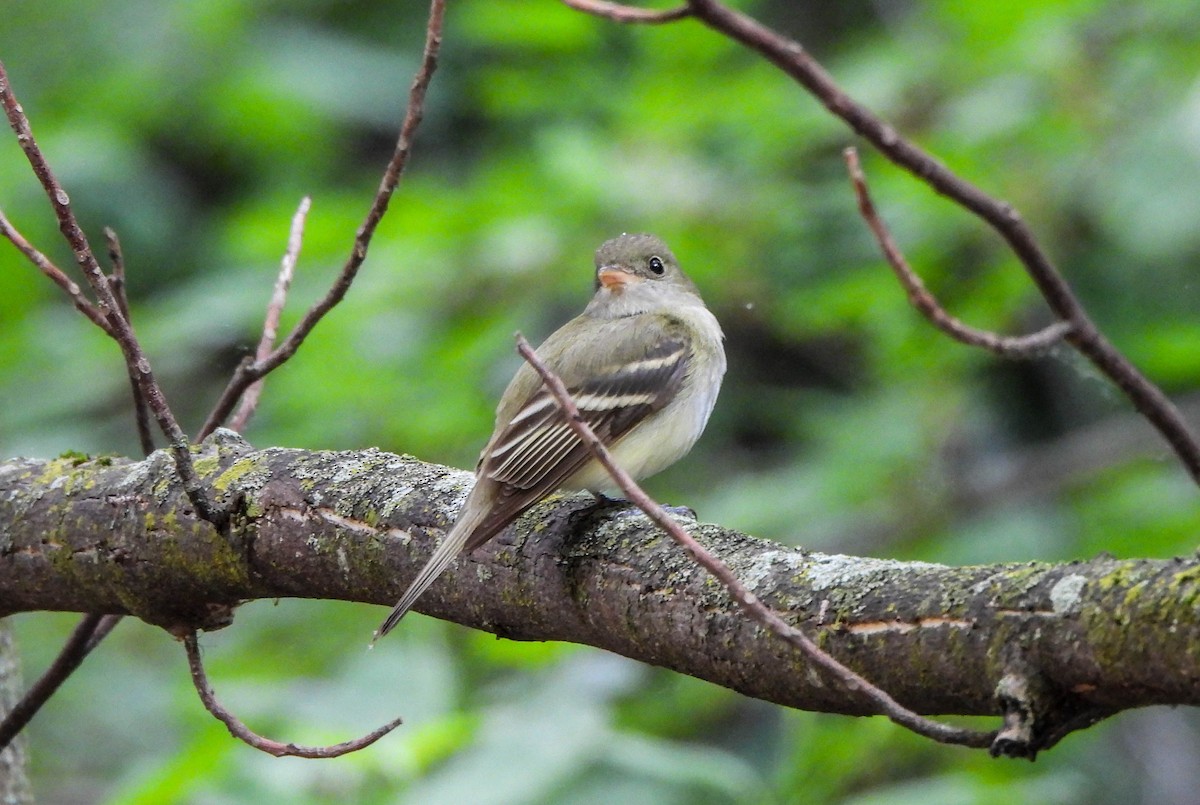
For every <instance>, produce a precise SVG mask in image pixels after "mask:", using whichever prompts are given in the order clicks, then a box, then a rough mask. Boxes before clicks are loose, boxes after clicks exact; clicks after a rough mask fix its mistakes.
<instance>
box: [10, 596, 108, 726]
mask: <svg viewBox="0 0 1200 805" xmlns="http://www.w3.org/2000/svg"><path fill="white" fill-rule="evenodd" d="M120 620H121V617H120V616H119V615H95V614H93V615H85V616H84V617H83V619H82V620H80V621H79V623H78V624H77V625H76V626H75V629H74V631H72V632H71V636H70V637H69V638H67V642H66V644H65V645H64V646H63V647H62V650H61V651H59V653H58V656H57V657H55V658H54V662H52V663H51V664H50V667H49V668H47V669H46V672H45V673H43V674H42V675H41V677H39V678H38V681H37V682H34V683H33V685H31V686H30V687H29V689H28V690H27V691H25V695H24V696H22V697H21V700H20V701H19V702H17V703H16V705H15V706H14V707H13V708H12V709H11V710H9V711H8V715H7V716H5V718H4V721H3V722H0V750H3V749H4V748H5V747H6V746H8V745H9V744H10V743H12V740H13V738H15V737H17V735H18V734H19V733H20V732H21V730H23V729H25V726H26V725H27V724H28V723H29V722H30V721H31V720H32V719H33V717H34V716H35V715H37V712H38V711H39V710H41V709H42V705H44V704H45V703H46V702H47V701H48V700H49V699H50V697H51V696H53V695H54V693H55V691H57V690H58V688H59V686H60V685H62V683H63V682H65V681H66V680H67V677H69V676H70V675H71V674H72V673H73V672H74V671H75V669H76V668H78V667H79V664H80V663H82V662H83V660H84V658H85V657H87V655H88V653H90V652H91V650H92V649H94V648H95V647H96V646H98V645H99V644H100V641H101V640H103V639H104V638H105V637H106V636H107V635H108V633H109V632H110V631H112V628H113V627H114V626H116V625H117V623H118V622H119V621H120Z"/></svg>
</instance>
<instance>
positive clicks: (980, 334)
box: [843, 147, 1071, 358]
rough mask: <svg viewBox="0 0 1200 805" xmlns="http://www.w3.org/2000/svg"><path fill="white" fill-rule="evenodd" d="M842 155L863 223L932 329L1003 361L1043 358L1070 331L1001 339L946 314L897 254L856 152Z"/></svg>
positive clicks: (1061, 327) (1061, 328)
mask: <svg viewBox="0 0 1200 805" xmlns="http://www.w3.org/2000/svg"><path fill="white" fill-rule="evenodd" d="M843 155H844V156H845V159H846V167H847V168H848V169H849V171H850V179H851V181H852V182H853V184H854V193H855V195H856V196H857V197H858V210H859V212H860V213H861V214H862V217H863V220H865V221H866V222H867V226H869V227H870V228H871V231H872V232H873V233H874V234H875V240H876V241H878V242H879V248H880V249H881V250H882V251H883V256H884V257H885V258H886V259H887V262H888V265H890V266H891V267H892V271H893V272H894V273H895V274H896V278H897V279H898V280H900V284H901V285H902V286H903V287H904V290H905V291H906V292H907V293H908V301H909V302H911V303H912V306H913V307H915V308H916V309H917V310H918V311H919V312H920V313H921V315H923V316H924V317H925V318H926V319H928V320H929V321H930V323H931V324H933V326H934V327H937V328H938V329H939V330H941V331H942V332H944V333H945V334H946V335H948V336H950V337H951V338H953V339H954V340H956V341H960V342H962V343H964V344H967V345H969V346H974V347H982V348H983V349H986V350H989V351H990V352H994V353H996V354H997V355H1002V356H1004V357H1006V358H1032V357H1036V356H1038V355H1043V354H1045V352H1046V350H1048V349H1050V348H1051V347H1052V346H1054V345H1055V344H1058V343H1060V342H1061V341H1062V340H1063V337H1064V336H1066V335H1067V333H1069V332H1070V331H1071V324H1070V322H1065V321H1060V322H1056V323H1054V324H1051V325H1050V326H1049V327H1045V328H1043V329H1042V330H1039V331H1038V332H1036V333H1031V334H1029V335H1020V336H1002V335H1000V334H999V333H993V332H991V331H989V330H979V329H976V328H974V327H971V326H969V325H966V324H963V323H962V322H961V321H959V320H958V319H956V318H955V317H954V316H951V315H950V314H949V313H947V312H946V310H945V308H943V307H942V305H941V303H939V302H938V300H937V299H936V298H935V297H934V295H933V294H932V293H930V292H929V290H928V289H927V288H926V287H925V283H924V282H922V281H921V278H920V277H919V276H917V273H916V272H915V271H913V269H912V266H910V265H909V264H908V261H907V260H906V259H905V258H904V253H903V252H901V251H900V247H899V246H897V245H896V241H895V239H893V238H892V235H891V233H890V232H889V231H888V229H887V226H886V225H885V224H884V223H883V220H882V219H881V218H880V217H879V214H878V212H876V210H875V205H874V203H872V201H871V194H870V191H869V190H868V189H867V179H866V176H864V175H863V171H862V165H861V164H859V161H858V151H857V150H856V149H854V148H853V147H851V148H847V149H846V150H845V151H844V152H843Z"/></svg>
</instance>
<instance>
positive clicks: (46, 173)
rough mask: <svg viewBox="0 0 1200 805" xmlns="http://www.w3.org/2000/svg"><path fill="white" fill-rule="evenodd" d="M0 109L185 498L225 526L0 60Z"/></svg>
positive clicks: (210, 519) (212, 521)
mask: <svg viewBox="0 0 1200 805" xmlns="http://www.w3.org/2000/svg"><path fill="white" fill-rule="evenodd" d="M0 106H3V107H4V113H5V115H6V116H7V117H8V122H9V125H10V126H11V127H12V130H13V131H14V132H16V135H17V143H18V144H19V145H20V146H21V150H22V151H24V153H25V158H26V159H27V160H28V161H29V165H30V167H31V168H32V169H33V173H34V175H35V176H37V178H38V181H39V182H40V183H41V185H42V189H43V190H45V192H46V196H47V198H49V200H50V206H51V207H52V208H53V209H54V215H55V218H57V219H58V228H59V231H60V232H61V233H62V235H63V238H64V239H65V240H66V241H67V244H68V245H69V246H70V247H71V251H72V252H73V253H74V255H75V260H76V262H77V263H78V264H79V267H80V268H81V269H82V270H83V274H84V276H85V277H86V278H87V280H88V283H89V284H90V285H91V286H92V291H93V292H94V293H95V294H96V299H97V300H99V311H100V313H101V315H102V316H103V318H104V319H105V321H106V322H107V323H108V326H107V327H105V328H104V330H105V332H107V333H108V334H109V335H111V336H112V337H113V339H114V340H116V342H117V344H118V345H120V347H121V354H122V355H123V356H124V358H125V366H126V369H127V371H128V372H129V376H130V377H133V378H136V380H137V384H138V388H139V389H140V390H141V393H142V396H143V398H144V399H145V400H146V403H147V405H149V407H150V410H151V412H152V413H153V414H154V418H155V420H156V421H157V422H158V425H159V427H160V428H161V429H162V432H163V434H164V435H165V436H166V437H167V441H168V442H169V444H170V447H171V453H172V455H173V456H174V458H175V467H176V470H177V471H178V472H179V477H180V480H181V481H182V483H183V489H184V491H185V492H186V493H187V496H188V499H189V500H190V501H191V502H192V505H193V506H195V507H196V511H197V512H198V513H199V514H200V516H201V517H203V518H204V519H205V520H207V521H208V522H210V523H212V524H213V525H214V526H216V527H217V528H223V527H224V526H225V523H226V520H227V517H228V514H227V513H226V512H225V511H224V510H222V509H219V508H218V507H217V506H215V505H214V504H213V503H211V502H210V501H209V499H208V496H207V495H206V493H205V490H204V487H203V485H202V484H201V483H200V478H199V476H198V475H197V474H196V468H195V466H193V464H192V457H191V454H190V452H189V450H188V447H189V445H188V440H187V436H186V435H184V432H183V430H182V429H181V428H180V427H179V423H178V422H176V421H175V415H174V414H173V413H172V412H171V408H170V406H168V405H167V400H166V397H165V396H164V395H163V392H162V389H161V388H160V387H159V385H158V381H156V380H155V378H154V372H153V370H152V369H151V367H150V361H149V359H148V358H147V357H146V354H145V353H144V352H143V351H142V347H141V345H140V344H139V343H138V340H137V336H136V335H134V332H133V328H132V327H131V326H130V325H129V322H128V321H127V320H126V319H125V318H124V317H123V316H122V315H121V310H120V305H119V304H118V302H117V299H116V297H115V296H114V295H113V290H112V286H111V285H110V284H109V281H108V277H107V276H106V275H105V273H104V271H103V270H102V269H101V268H100V263H99V261H97V259H96V254H95V252H93V251H92V247H91V245H90V244H89V243H88V239H87V235H85V234H84V232H83V229H82V228H81V227H80V226H79V221H78V220H77V219H76V218H75V212H74V210H73V209H72V208H71V199H70V197H69V196H68V195H67V191H66V190H64V189H63V187H62V185H61V184H59V182H58V179H57V178H55V176H54V172H53V171H52V170H51V169H50V165H49V163H48V162H47V161H46V158H45V156H44V155H43V154H42V151H41V149H40V148H39V147H38V144H37V140H35V139H34V137H33V131H32V130H31V129H30V126H29V119H28V118H27V117H26V116H25V112H24V111H23V110H22V109H21V105H20V103H18V102H17V98H16V95H14V94H13V91H12V85H11V83H10V82H9V80H8V73H7V72H6V71H5V69H4V64H3V62H0ZM89 318H90V317H89Z"/></svg>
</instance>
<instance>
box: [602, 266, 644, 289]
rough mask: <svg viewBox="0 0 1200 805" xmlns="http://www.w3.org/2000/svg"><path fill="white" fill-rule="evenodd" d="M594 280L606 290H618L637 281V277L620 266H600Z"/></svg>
mask: <svg viewBox="0 0 1200 805" xmlns="http://www.w3.org/2000/svg"><path fill="white" fill-rule="evenodd" d="M596 280H597V281H598V282H599V283H600V284H601V285H602V286H604V287H605V288H607V289H608V290H610V291H617V292H620V291H622V290H624V289H625V286H626V285H629V284H631V283H634V282H637V280H638V278H637V277H635V276H634V275H633V274H631V273H629V272H628V271H626V270H625V269H624V268H623V267H622V266H601V267H600V269H599V270H598V271H597V272H596Z"/></svg>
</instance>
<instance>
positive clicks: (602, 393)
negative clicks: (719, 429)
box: [372, 234, 726, 643]
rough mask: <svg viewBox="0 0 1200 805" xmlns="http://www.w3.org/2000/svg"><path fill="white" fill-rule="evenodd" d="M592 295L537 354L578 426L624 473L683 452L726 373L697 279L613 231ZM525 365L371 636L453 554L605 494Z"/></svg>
mask: <svg viewBox="0 0 1200 805" xmlns="http://www.w3.org/2000/svg"><path fill="white" fill-rule="evenodd" d="M595 265H596V272H595V282H594V295H593V296H592V299H591V301H590V302H589V303H588V304H587V307H586V308H585V309H584V311H583V312H582V313H581V314H580V315H578V316H576V317H575V318H574V319H572V320H571V321H569V322H567V323H566V324H564V325H563V326H562V327H560V328H559V329H558V330H556V331H555V332H554V333H553V334H552V335H550V337H549V338H547V339H546V340H545V341H544V342H542V344H541V345H540V346H538V348H537V349H536V352H537V355H538V357H539V358H540V359H541V360H542V361H543V362H544V363H545V364H546V365H547V366H548V367H549V368H550V369H551V370H552V371H553V372H554V373H555V374H557V375H558V376H559V377H560V378H561V379H562V381H563V384H564V385H565V386H566V388H567V390H568V391H569V392H570V394H571V397H572V398H573V399H574V401H575V405H576V406H577V407H578V409H579V411H580V414H581V416H582V418H583V419H584V421H585V422H587V424H588V425H590V426H591V428H592V430H593V431H594V432H595V433H596V436H597V437H598V438H599V439H600V441H601V442H602V443H603V444H604V445H605V446H606V447H607V448H608V449H609V450H610V451H611V453H612V455H613V457H614V458H615V460H616V462H617V464H618V465H620V466H621V468H623V469H624V470H625V471H626V472H627V473H629V475H631V476H632V477H633V478H635V479H641V478H645V477H648V476H650V475H653V474H654V473H656V472H659V471H660V470H663V469H665V468H666V467H668V466H670V465H671V464H674V463H675V462H676V461H677V460H679V459H680V458H682V457H683V456H684V455H686V454H687V453H688V451H689V450H691V448H692V446H693V445H694V444H695V443H696V440H697V439H699V437H700V434H701V433H702V432H703V431H704V427H705V425H706V424H707V423H708V418H709V415H710V414H711V413H712V410H713V406H714V405H715V404H716V401H717V394H718V392H719V391H720V388H721V381H722V378H723V377H724V375H725V367H726V360H725V350H724V347H723V345H722V342H723V340H724V334H723V333H722V331H721V326H720V324H719V323H718V322H717V319H716V317H715V316H714V315H713V314H712V313H711V312H709V310H708V308H707V307H706V306H705V304H704V301H703V300H702V299H701V298H700V292H699V291H698V290H697V288H696V285H695V284H694V283H693V282H692V281H691V280H690V279H688V277H687V276H686V275H685V274H684V273H683V271H682V270H681V269H680V267H679V263H678V261H677V260H676V259H675V255H674V254H673V253H672V252H671V250H670V249H669V248H668V247H667V245H666V243H664V242H663V241H662V240H661V239H660V238H658V237H656V236H654V235H648V234H622V235H620V236H618V237H615V238H612V239H610V240H607V241H605V242H604V243H603V244H602V245H601V246H600V248H599V249H597V250H596V257H595ZM614 488H615V487H614V484H613V482H612V480H611V478H610V477H609V475H608V472H607V471H606V470H605V469H604V467H603V466H602V465H601V464H600V463H599V462H598V461H597V460H596V459H595V457H594V456H593V455H592V453H591V450H590V449H589V448H588V446H587V445H586V444H584V443H583V442H582V441H581V440H580V439H579V437H578V436H576V434H575V432H574V431H573V430H572V429H571V427H570V425H569V424H568V422H567V418H566V416H565V415H564V413H563V411H562V409H561V408H560V406H559V404H558V402H557V400H556V399H555V398H554V396H553V395H552V394H551V393H550V391H549V389H547V388H546V387H545V386H544V385H543V383H542V379H541V377H540V375H538V374H537V372H536V370H534V369H533V367H532V366H530V365H529V364H528V363H525V364H522V365H521V367H520V368H519V369H518V370H517V372H516V374H515V375H514V376H513V378H512V381H511V382H510V383H509V384H508V387H507V389H506V390H505V391H504V394H503V395H502V396H501V398H500V403H499V405H498V406H497V408H496V423H495V427H494V429H493V432H492V436H491V438H490V439H488V442H487V445H486V446H485V447H484V448H483V451H482V452H481V453H480V456H479V462H478V464H477V465H476V468H475V484H474V486H473V487H472V488H471V491H470V492H469V493H468V495H467V499H466V502H465V503H464V504H463V506H462V509H461V510H460V511H459V513H458V517H457V519H456V520H455V521H454V524H453V525H452V526H451V527H450V530H449V531H448V532H447V533H446V536H445V537H444V538H443V540H442V542H441V543H440V544H439V546H438V547H437V549H436V550H435V551H434V553H433V556H432V557H431V558H430V559H429V561H428V562H427V563H426V564H425V566H424V567H422V568H421V570H420V572H418V573H417V575H416V577H415V578H414V579H413V580H412V582H410V584H409V586H408V589H407V590H406V591H405V593H404V595H402V596H401V598H400V600H399V602H398V603H397V604H396V606H395V607H393V608H392V611H391V613H390V614H389V615H388V616H387V619H386V620H384V622H383V623H382V624H381V625H380V627H379V628H378V629H377V630H376V631H375V636H374V638H373V640H372V643H374V641H375V640H378V639H379V638H381V637H383V636H384V635H386V634H387V633H388V632H390V631H391V630H392V629H393V628H395V626H396V625H397V624H398V623H399V622H400V620H401V618H403V617H404V615H405V614H406V613H407V612H408V611H409V609H410V608H411V607H412V606H413V604H414V603H415V602H416V600H417V599H418V598H419V597H420V596H421V594H422V593H424V592H425V591H426V590H427V589H428V588H429V586H430V585H431V584H433V582H434V581H436V580H437V578H438V577H439V576H440V575H441V574H442V573H443V571H445V570H446V568H447V567H448V566H449V565H450V563H451V562H452V561H454V559H455V557H457V556H458V555H459V554H465V553H470V552H471V551H473V550H475V549H476V548H478V547H479V546H480V545H482V544H484V543H485V542H487V541H488V540H489V539H491V538H492V537H493V536H495V535H496V534H498V533H499V532H500V531H502V530H503V529H504V528H505V527H506V526H508V525H509V524H510V523H512V522H513V521H514V520H516V519H517V518H518V517H520V516H521V514H523V513H524V512H525V511H527V510H528V509H529V508H530V507H532V506H534V505H535V504H536V503H538V502H539V501H541V500H542V499H543V498H545V497H546V496H547V495H549V494H551V493H552V492H554V491H555V490H558V489H570V490H589V491H591V492H593V493H594V494H596V495H597V496H598V497H599V496H600V495H602V494H603V493H604V492H606V491H611V490H612V489H614Z"/></svg>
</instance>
